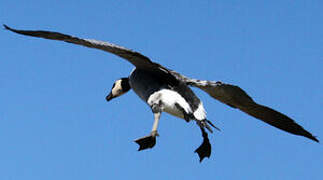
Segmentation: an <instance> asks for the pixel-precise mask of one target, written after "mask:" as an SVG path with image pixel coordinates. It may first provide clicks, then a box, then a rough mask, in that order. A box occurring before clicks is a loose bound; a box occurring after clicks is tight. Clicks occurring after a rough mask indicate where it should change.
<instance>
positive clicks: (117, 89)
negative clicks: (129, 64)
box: [105, 78, 130, 101]
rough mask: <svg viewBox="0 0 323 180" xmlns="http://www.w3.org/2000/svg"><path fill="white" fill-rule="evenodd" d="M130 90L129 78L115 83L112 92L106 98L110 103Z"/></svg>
mask: <svg viewBox="0 0 323 180" xmlns="http://www.w3.org/2000/svg"><path fill="white" fill-rule="evenodd" d="M129 90H130V85H129V78H121V79H118V80H116V81H115V82H114V84H113V86H112V88H111V92H110V93H109V95H107V97H106V98H105V99H106V100H107V101H110V100H111V99H113V98H116V97H119V96H121V95H123V94H124V93H126V92H128V91H129Z"/></svg>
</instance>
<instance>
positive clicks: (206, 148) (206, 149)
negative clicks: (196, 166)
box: [194, 124, 211, 162]
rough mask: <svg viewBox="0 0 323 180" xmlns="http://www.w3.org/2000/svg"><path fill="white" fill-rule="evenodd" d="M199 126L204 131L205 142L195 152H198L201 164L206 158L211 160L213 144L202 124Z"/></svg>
mask: <svg viewBox="0 0 323 180" xmlns="http://www.w3.org/2000/svg"><path fill="white" fill-rule="evenodd" d="M199 126H200V129H201V131H202V136H203V142H202V144H201V145H200V147H198V148H197V149H196V150H195V151H194V152H196V153H197V154H198V155H199V158H200V162H202V161H203V159H204V158H205V157H207V158H209V157H210V156H211V144H210V141H209V138H208V134H207V132H205V129H204V127H203V126H201V125H200V124H199Z"/></svg>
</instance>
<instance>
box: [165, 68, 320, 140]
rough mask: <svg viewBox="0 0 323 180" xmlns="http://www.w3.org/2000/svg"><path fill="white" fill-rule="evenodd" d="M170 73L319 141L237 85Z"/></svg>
mask: <svg viewBox="0 0 323 180" xmlns="http://www.w3.org/2000/svg"><path fill="white" fill-rule="evenodd" d="M171 73H172V74H173V75H174V76H176V77H177V79H179V80H181V81H184V82H185V83H186V84H187V85H190V86H194V87H197V88H200V89H201V90H203V91H205V92H206V93H208V94H209V95H210V96H212V97H213V98H215V99H217V100H219V101H220V102H222V103H224V104H227V105H229V106H231V107H233V108H238V109H240V110H241V111H243V112H245V113H247V114H249V115H251V116H253V117H255V118H257V119H260V120H262V121H264V122H265V123H268V124H270V125H272V126H274V127H276V128H279V129H281V130H284V131H287V132H289V133H292V134H295V135H300V136H304V137H307V138H309V139H311V140H313V141H316V142H319V140H318V139H316V137H314V136H313V135H312V134H311V133H309V132H308V131H306V130H305V129H304V128H303V127H302V126H300V125H298V124H297V123H296V122H295V121H294V120H292V119H291V118H289V117H288V116H286V115H284V114H282V113H280V112H278V111H276V110H274V109H271V108H269V107H266V106H263V105H260V104H257V103H256V102H255V101H254V100H253V99H252V98H251V97H250V96H249V95H248V94H247V93H246V92H245V91H244V90H242V89H241V88H240V87H238V86H234V85H231V84H225V83H222V82H219V81H218V82H214V81H202V80H197V79H191V78H188V77H185V76H183V75H181V74H179V73H177V72H175V71H171Z"/></svg>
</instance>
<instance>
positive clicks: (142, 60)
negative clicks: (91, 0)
mask: <svg viewBox="0 0 323 180" xmlns="http://www.w3.org/2000/svg"><path fill="white" fill-rule="evenodd" d="M3 26H4V27H5V29H7V30H9V31H12V32H15V33H18V34H22V35H27V36H33V37H38V38H45V39H50V40H58V41H65V42H68V43H72V44H77V45H82V46H86V47H89V48H95V49H101V50H103V51H106V52H109V53H112V54H115V55H117V56H119V57H122V58H124V59H126V60H128V61H129V62H130V63H131V64H133V65H134V66H136V67H137V68H145V69H149V68H153V67H156V64H155V63H153V62H152V61H151V60H150V59H149V58H148V57H146V56H144V55H142V54H140V53H138V52H136V51H133V50H130V49H127V48H124V47H122V46H118V45H116V44H112V43H109V42H104V41H98V40H94V39H81V38H78V37H73V36H70V35H67V34H62V33H59V32H52V31H41V30H38V31H29V30H17V29H13V28H10V27H8V26H7V25H3Z"/></svg>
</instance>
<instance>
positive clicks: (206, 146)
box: [4, 25, 319, 162]
mask: <svg viewBox="0 0 323 180" xmlns="http://www.w3.org/2000/svg"><path fill="white" fill-rule="evenodd" d="M4 27H5V29H7V30H9V31H12V32H15V33H18V34H22V35H27V36H33V37H40V38H45V39H51V40H59V41H65V42H68V43H73V44H77V45H82V46H86V47H89V48H95V49H100V50H103V51H106V52H109V53H112V54H115V55H117V56H119V57H121V58H123V59H125V60H127V61H128V62H130V63H131V64H133V65H134V66H135V69H134V70H133V71H132V72H131V73H130V75H129V76H128V77H124V78H121V79H118V80H117V81H115V83H114V84H113V86H112V89H111V92H110V93H109V95H108V96H107V97H106V100H107V101H110V100H111V99H113V98H116V97H119V96H121V95H123V94H125V93H127V92H128V91H129V90H130V89H132V90H133V91H134V92H135V93H136V94H137V95H138V96H139V97H140V98H141V99H142V100H143V101H145V102H146V103H147V104H148V105H149V106H150V108H151V110H152V112H153V115H154V123H153V127H152V130H151V133H150V134H149V135H148V136H145V137H142V138H139V139H137V140H135V142H136V143H138V144H139V146H140V147H139V150H144V149H148V148H152V147H154V145H155V144H156V137H157V136H158V133H157V128H158V123H159V120H160V115H161V113H162V112H167V113H169V114H171V115H174V116H176V117H179V118H182V119H184V120H186V121H187V122H189V121H190V120H194V121H195V122H196V123H197V125H198V126H199V128H200V129H201V132H202V137H203V142H202V144H201V145H200V147H198V148H197V149H196V150H195V152H197V153H198V155H199V157H200V162H201V161H202V160H203V159H204V158H205V157H210V155H211V144H210V142H209V139H208V133H207V132H206V131H205V128H206V129H208V130H209V131H210V132H212V128H211V127H210V126H209V125H211V126H212V127H213V128H216V127H215V126H214V125H213V124H212V123H211V121H209V120H207V119H206V113H205V110H204V107H203V103H202V102H201V101H200V99H199V98H198V97H197V96H196V95H195V94H194V92H193V91H192V90H191V89H190V87H189V86H193V87H196V88H199V89H200V90H203V91H204V92H206V93H208V94H209V95H210V96H211V97H213V98H215V99H217V100H219V101H220V102H222V103H224V104H226V105H228V106H230V107H232V108H237V109H239V110H241V111H243V112H245V113H247V114H248V115H251V116H253V117H255V118H257V119H259V120H261V121H263V122H265V123H267V124H269V125H271V126H274V127H276V128H278V129H281V130H283V131H286V132H289V133H291V134H294V135H299V136H304V137H306V138H309V139H311V140H313V141H316V142H319V141H318V139H317V138H316V137H315V136H313V135H312V134H311V133H310V132H308V131H306V130H305V129H304V128H303V127H302V126H300V125H299V124H297V123H296V122H295V121H294V120H292V119H291V118H290V117H288V116H286V115H285V114H283V113H280V112H278V111H276V110H274V109H272V108H269V107H266V106H263V105H261V104H258V103H256V102H255V101H254V100H253V99H252V98H251V97H250V96H249V95H248V94H247V93H246V92H245V91H244V90H242V89H241V88H239V87H238V86H235V85H231V84H226V83H222V82H220V81H217V82H215V81H207V80H198V79H193V78H189V77H186V76H184V75H182V74H180V73H177V72H176V71H173V70H170V69H168V68H166V67H163V66H162V65H160V64H157V63H155V62H152V61H151V60H150V59H149V58H148V57H146V56H144V55H142V54H140V53H138V52H136V51H132V50H130V49H127V48H124V47H121V46H118V45H115V44H112V43H109V42H103V41H98V40H93V39H82V38H78V37H73V36H70V35H66V34H62V33H58V32H51V31H41V30H38V31H30V30H17V29H13V28H10V27H8V26H6V25H4Z"/></svg>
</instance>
